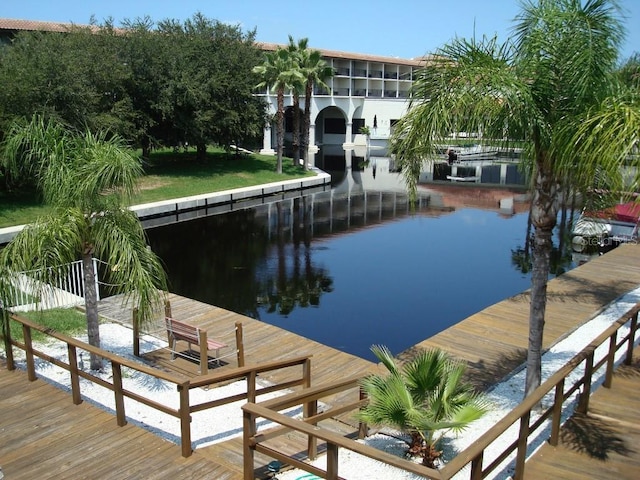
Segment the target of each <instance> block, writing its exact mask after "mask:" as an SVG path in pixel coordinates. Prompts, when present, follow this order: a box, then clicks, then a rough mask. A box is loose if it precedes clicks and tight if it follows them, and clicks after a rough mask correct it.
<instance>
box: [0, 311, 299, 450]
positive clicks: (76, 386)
mask: <svg viewBox="0 0 640 480" xmlns="http://www.w3.org/2000/svg"><path fill="white" fill-rule="evenodd" d="M9 317H10V318H9V319H10V320H14V321H16V322H18V323H20V324H21V325H22V329H23V336H24V343H21V342H19V341H17V340H14V339H12V338H11V336H10V333H9V334H7V335H6V337H5V344H6V345H8V346H9V347H11V346H15V347H18V348H20V349H22V350H24V351H25V353H26V363H27V376H28V378H29V380H31V381H33V380H36V379H37V376H36V371H35V362H34V357H38V358H41V359H43V360H46V361H48V362H49V363H52V364H54V365H56V366H58V367H60V368H62V369H64V370H67V371H68V372H69V373H70V375H71V390H72V399H73V403H74V404H76V405H77V404H80V403H81V402H82V397H81V394H80V382H79V379H80V378H84V379H87V380H89V381H91V382H93V383H96V384H98V385H100V386H103V387H105V388H107V389H109V390H111V391H112V392H114V395H115V406H116V407H115V410H116V421H117V424H118V425H119V426H124V425H125V424H126V423H127V422H126V415H125V406H124V397H128V398H131V399H133V400H135V401H138V402H140V403H142V404H144V405H147V406H149V407H151V408H154V409H156V410H159V411H161V412H163V413H165V414H168V415H171V416H173V417H176V418H178V419H179V420H180V443H181V448H182V455H183V456H184V457H188V456H190V455H191V453H192V448H191V427H190V424H191V413H193V412H196V411H202V410H205V409H210V408H214V407H216V406H220V405H225V404H228V403H232V402H235V401H238V400H243V399H248V400H251V401H255V400H256V396H259V395H263V394H266V393H270V392H274V391H279V390H283V389H288V388H291V387H294V386H302V387H307V386H308V385H310V383H311V378H310V376H311V368H310V362H311V359H310V356H300V357H295V358H291V359H285V360H280V361H275V362H268V363H263V364H259V365H253V366H244V367H240V368H236V369H232V370H228V371H225V372H216V373H212V374H209V375H205V376H200V377H196V378H195V379H187V378H185V377H178V376H175V375H171V374H169V373H166V372H164V371H162V370H159V369H155V368H153V367H149V366H147V365H144V364H142V363H139V362H135V361H131V360H129V359H126V358H124V357H120V356H119V355H116V354H114V353H111V352H108V351H106V350H103V349H101V348H97V347H94V346H92V345H90V344H88V343H85V342H83V341H81V340H77V339H75V338H73V337H70V336H68V335H64V334H62V333H59V332H56V331H55V330H53V329H51V328H47V327H43V326H42V325H39V324H37V323H35V322H33V321H31V320H29V319H28V318H25V317H22V316H20V315H17V314H10V315H9ZM7 327H8V325H7ZM32 330H36V331H38V332H41V333H43V334H45V335H47V336H49V337H52V338H54V339H56V340H58V341H60V342H63V343H65V344H66V345H67V351H68V359H69V363H65V362H64V361H62V360H60V359H58V358H55V357H53V356H51V355H48V354H46V353H44V352H41V351H39V350H38V349H36V348H34V347H33V342H32V339H31V332H32ZM7 332H9V329H8V328H7ZM77 349H81V350H83V351H87V352H89V353H94V354H96V355H98V356H100V357H102V358H103V359H105V360H107V361H109V362H110V363H111V368H112V372H113V375H112V381H113V383H111V382H109V381H107V380H105V379H103V378H100V377H98V376H95V375H92V374H91V373H89V372H86V371H83V370H80V369H79V368H78V364H77V358H78V357H77V353H76V350H77ZM294 366H301V367H302V374H301V375H300V378H295V379H294V380H290V381H286V382H281V383H280V384H277V385H271V386H268V387H264V388H261V389H257V388H256V380H257V376H258V374H259V373H264V372H268V371H273V370H279V369H282V368H289V367H294ZM122 367H126V368H129V369H132V370H136V371H138V372H140V373H143V374H146V375H149V376H152V377H154V378H156V379H158V380H163V381H166V382H169V383H173V384H175V385H176V387H177V391H178V394H179V402H180V406H179V408H177V409H174V408H171V407H167V406H166V405H164V404H162V403H159V402H156V401H155V400H152V399H150V398H147V397H144V396H142V395H140V394H138V393H135V392H131V391H129V390H126V389H125V388H124V387H123V385H122ZM7 369H8V370H14V369H15V363H14V361H13V354H12V350H11V348H9V349H8V352H7ZM245 377H246V379H247V392H246V393H242V394H236V395H232V396H229V397H226V398H222V399H218V400H215V401H212V402H205V403H202V404H198V405H191V404H190V397H189V391H190V390H191V389H193V388H199V387H205V386H211V385H215V384H219V383H223V382H227V381H229V380H237V379H241V378H245Z"/></svg>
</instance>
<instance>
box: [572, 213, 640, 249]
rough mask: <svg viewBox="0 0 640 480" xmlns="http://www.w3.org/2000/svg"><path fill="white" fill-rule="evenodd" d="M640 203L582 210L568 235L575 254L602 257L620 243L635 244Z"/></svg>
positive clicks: (637, 236) (638, 224)
mask: <svg viewBox="0 0 640 480" xmlns="http://www.w3.org/2000/svg"><path fill="white" fill-rule="evenodd" d="M639 230H640V203H637V202H627V203H621V204H618V205H615V206H614V207H611V208H606V209H603V210H598V211H594V212H588V211H583V212H582V213H581V214H580V218H578V221H577V222H576V224H575V226H574V227H573V231H572V232H571V234H572V238H571V246H572V247H573V251H574V252H578V253H583V252H584V253H589V252H594V251H597V252H598V253H600V254H602V253H605V252H608V251H609V250H611V249H613V248H615V247H617V246H618V245H621V244H623V243H638V241H639Z"/></svg>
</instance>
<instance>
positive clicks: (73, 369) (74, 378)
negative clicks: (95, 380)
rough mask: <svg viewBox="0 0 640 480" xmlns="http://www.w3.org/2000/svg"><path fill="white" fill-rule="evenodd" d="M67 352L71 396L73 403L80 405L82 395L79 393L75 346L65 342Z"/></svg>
mask: <svg viewBox="0 0 640 480" xmlns="http://www.w3.org/2000/svg"><path fill="white" fill-rule="evenodd" d="M67 352H68V354H69V372H70V373H71V397H72V398H73V404H74V405H80V404H81V403H82V395H80V375H78V356H77V350H76V347H75V346H74V345H71V344H69V343H67Z"/></svg>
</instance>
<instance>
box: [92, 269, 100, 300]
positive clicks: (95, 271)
mask: <svg viewBox="0 0 640 480" xmlns="http://www.w3.org/2000/svg"><path fill="white" fill-rule="evenodd" d="M93 275H94V277H93V281H94V282H95V287H96V300H98V301H99V300H100V281H99V278H98V260H97V259H96V258H93Z"/></svg>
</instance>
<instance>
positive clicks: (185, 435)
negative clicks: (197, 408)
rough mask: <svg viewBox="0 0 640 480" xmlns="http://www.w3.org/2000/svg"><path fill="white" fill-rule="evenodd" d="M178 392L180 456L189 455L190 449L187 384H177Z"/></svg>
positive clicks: (189, 413) (189, 411)
mask: <svg viewBox="0 0 640 480" xmlns="http://www.w3.org/2000/svg"><path fill="white" fill-rule="evenodd" d="M178 393H179V394H180V444H181V445H182V456H183V457H185V458H186V457H190V456H191V453H192V449H191V406H190V404H189V384H188V383H183V384H182V385H178Z"/></svg>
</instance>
